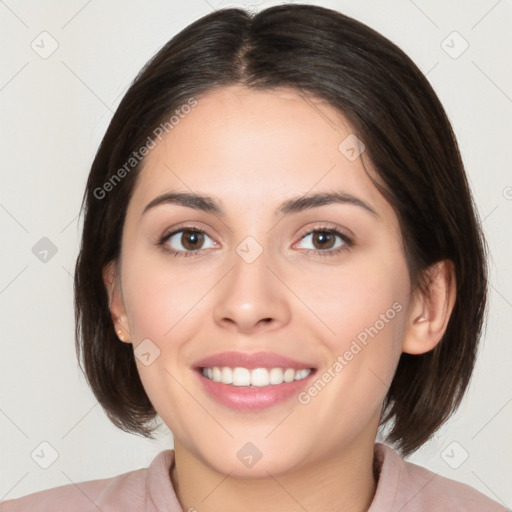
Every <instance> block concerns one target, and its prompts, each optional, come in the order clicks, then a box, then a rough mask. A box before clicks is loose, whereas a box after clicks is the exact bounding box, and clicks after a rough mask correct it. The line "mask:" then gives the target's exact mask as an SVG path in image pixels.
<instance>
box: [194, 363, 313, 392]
mask: <svg viewBox="0 0 512 512" xmlns="http://www.w3.org/2000/svg"><path fill="white" fill-rule="evenodd" d="M200 371H201V373H202V375H203V377H206V378H207V379H209V380H211V381H213V382H221V383H222V384H228V385H230V386H235V387H242V386H244V387H257V388H262V387H266V386H278V385H279V384H283V383H285V382H286V383H289V382H294V381H296V380H302V379H305V378H306V377H308V376H309V375H310V374H311V373H312V372H313V368H301V369H299V370H295V369H294V368H254V369H252V370H251V369H249V368H243V367H240V366H237V367H236V368H230V367H229V366H223V367H218V366H213V367H209V368H206V367H205V368H200Z"/></svg>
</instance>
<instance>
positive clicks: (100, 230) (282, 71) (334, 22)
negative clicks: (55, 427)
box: [74, 4, 487, 455]
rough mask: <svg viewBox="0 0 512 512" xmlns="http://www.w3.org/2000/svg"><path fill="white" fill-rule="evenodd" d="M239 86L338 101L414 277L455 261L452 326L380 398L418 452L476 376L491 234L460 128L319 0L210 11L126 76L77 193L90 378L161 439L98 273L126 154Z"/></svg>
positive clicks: (134, 172) (107, 254)
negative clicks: (196, 105) (197, 104)
mask: <svg viewBox="0 0 512 512" xmlns="http://www.w3.org/2000/svg"><path fill="white" fill-rule="evenodd" d="M234 84H242V85H245V86H247V87H249V88H254V89H262V90H265V89H271V88H292V89H294V90H295V91H297V92H299V93H301V94H303V95H305V96H306V97H307V96H310V97H317V98H321V99H323V100H325V101H327V102H328V103H329V104H331V105H332V106H334V107H336V108H337V109H338V110H339V111H340V112H341V113H342V114H343V115H344V116H345V117H346V119H347V120H348V121H349V122H350V124H351V126H352V128H353V129H354V131H355V133H356V134H357V136H358V138H359V139H360V140H361V141H362V142H363V143H364V144H365V146H366V151H365V153H364V155H365V158H369V160H370V162H371V163H372V166H373V167H374V169H375V170H376V174H377V178H378V181H379V184H378V186H379V189H380V190H381V192H382V193H383V194H384V196H385V197H386V199H387V200H388V201H389V203H390V204H391V205H392V206H393V208H394V210H395V212H396V215H397V217H398V219H399V222H400V226H401V230H402V236H403V243H404V246H405V252H406V255H407V259H408V266H409V271H410V273H411V277H412V280H413V283H414V284H415V286H416V285H418V286H421V283H422V282H423V280H422V276H424V275H425V272H424V271H425V270H426V269H427V268H428V267H429V266H430V265H432V264H433V263H435V262H437V261H440V260H442V259H449V260H451V261H452V262H453V264H454V268H455V275H456V284H457V299H456V303H455V306H454V309H453V312H452V315H451V318H450V320H449V323H448V326H447V329H446V332H445V334H444V337H443V339H442V340H441V342H440V343H439V344H438V345H437V346H436V347H435V348H434V349H433V350H431V351H429V352H427V353H425V354H422V355H410V354H402V355H401V358H400V361H399V364H398V368H397V371H396V374H395V376H394V380H393V382H392V384H391V387H390V388H389V391H388V394H387V396H386V400H385V402H384V406H383V413H382V419H381V425H384V424H385V425H386V426H388V427H390V428H389V434H388V437H387V440H388V441H389V442H391V443H393V444H394V445H395V447H396V448H397V449H399V450H401V452H402V454H404V455H406V454H408V453H411V452H412V451H414V450H416V449H417V448H418V447H419V446H421V444H423V443H424V442H425V441H426V440H427V439H428V438H429V437H430V436H431V435H432V434H433V433H434V432H435V431H436V430H437V429H438V428H439V427H440V426H441V424H442V423H443V422H444V421H446V419H447V418H448V417H449V416H450V415H451V414H452V413H453V412H454V411H455V409H456V408H457V407H458V405H459V403H460V401H461V399H462V397H463V395H464V392H465V390H466V388H467V386H468V383H469V380H470V376H471V373H472V370H473V365H474V362H475V357H476V352H477V344H478V340H479V338H480V333H481V328H482V323H483V320H484V311H485V301H486V288H487V270H486V263H485V243H484V239H483V236H482V233H481V230H480V227H479V224H478V221H477V216H476V212H475V207H474V204H473V200H472V197H471V193H470V190H469V187H468V183H467V180H466V176H465V173H464V168H463V164H462V161H461V157H460V154H459V150H458V146H457V142H456V139H455V136H454V134H453V131H452V128H451V125H450V123H449V121H448V119H447V116H446V114H445V112H444V109H443V107H442V106H441V104H440V102H439V100H438V98H437V96H436V94H435V93H434V91H433V89H432V87H431V86H430V84H429V83H428V81H427V80H426V78H425V77H424V76H423V74H422V73H421V72H420V71H419V69H418V68H417V67H416V66H415V64H414V63H413V62H412V61H411V60H410V59H409V58H408V57H407V56H406V55H405V54H404V53H403V52H402V51H401V50H400V49H399V48H397V47H396V46H395V45H394V44H393V43H391V42H390V41H389V40H387V39H386V38H384V37H383V36H381V35H380V34H378V33H377V32H375V31H374V30H372V29H370V28H369V27H367V26H366V25H364V24H362V23H360V22H358V21H356V20H354V19H352V18H349V17H347V16H344V15H342V14H340V13H338V12H336V11H334V10H330V9H326V8H322V7H316V6H312V5H296V4H294V5H279V6H276V7H271V8H268V9H265V10H263V11H261V12H259V13H256V14H250V13H248V12H246V11H244V10H241V9H223V10H218V11H215V12H213V13H211V14H209V15H207V16H204V17H203V18H201V19H199V20H198V21H196V22H194V23H192V24H191V25H189V26H188V27H186V28H185V29H184V30H183V31H181V32H180V33H179V34H178V35H176V36H175V37H174V38H172V39H171V40H170V41H169V42H168V43H167V44H166V45H165V46H164V47H163V48H162V49H161V50H160V51H159V52H158V53H157V54H156V55H155V56H154V57H153V58H152V59H151V60H150V61H149V62H148V63H147V64H146V66H145V67H144V68H143V69H142V70H141V72H140V73H139V75H138V76H137V77H136V78H135V80H134V81H133V83H132V84H131V86H130V88H129V90H128V91H127V93H126V95H125V96H124V98H123V99H122V101H121V103H120V105H119V107H118V108H117V111H116V112H115V114H114V116H113V118H112V120H111V122H110V125H109V127H108V129H107V132H106V134H105V136H104V138H103V140H102V142H101V145H100V147H99V149H98V152H97V154H96V157H95V159H94V162H93V164H92V168H91V171H90V174H89V177H88V181H87V187H86V190H85V194H84V198H83V202H82V209H83V212H84V214H85V217H84V225H83V236H82V242H81V247H80V253H79V256H78V259H77V263H76V269H75V283H74V284H75V315H76V349H77V356H78V359H79V361H80V366H81V368H82V370H83V371H84V372H85V376H86V378H87V381H88V383H89V385H90V386H91V388H92V390H93V392H94V394H95V396H96V398H97V399H98V401H99V403H100V404H101V405H102V407H103V408H104V410H105V411H106V413H107V415H108V417H109V418H110V419H111V421H112V422H113V423H114V424H115V425H116V426H118V427H119V428H121V429H122V430H125V431H126V432H132V433H136V434H140V435H143V436H146V437H150V438H152V437H153V436H152V432H153V430H154V429H152V428H150V422H151V421H152V420H153V419H155V417H156V411H155V409H154V408H153V405H152V404H151V402H150V400H149V398H148V396H147V395H146V392H145V390H144V388H143V386H142V383H141V381H140V378H139V375H138V372H137V368H136V364H135V361H134V354H133V347H132V346H131V345H130V344H127V343H122V342H120V341H119V339H118V338H117V336H116V333H115V330H114V326H113V323H112V320H111V316H110V312H109V303H108V295H107V293H106V290H105V286H104V283H103V279H102V269H103V267H104V266H105V265H106V264H107V263H109V262H112V261H115V260H118V259H119V258H120V256H121V254H120V247H121V235H122V230H123V224H124V219H125V214H126V209H127V205H128V202H129V200H130V197H131V195H132V193H133V190H134V187H135V185H136V182H137V176H138V174H139V172H140V168H141V165H140V163H137V164H136V165H133V168H132V169H130V168H127V167H126V162H128V161H130V158H133V155H134V154H135V153H134V152H136V151H137V150H138V149H139V148H141V147H142V146H143V145H144V144H146V143H147V141H148V140H150V138H151V136H152V134H153V133H154V132H153V130H155V129H156V128H157V127H158V126H159V125H160V124H161V123H162V122H165V120H166V119H169V117H170V116H171V115H172V114H173V112H176V110H177V109H179V108H180V107H181V106H183V105H185V104H187V102H189V101H190V98H192V97H193V98H198V99H199V101H200V97H201V95H203V94H205V93H207V92H209V91H211V90H213V89H214V88H217V87H222V86H227V85H234ZM340 142H341V141H340ZM142 161H143V160H142ZM123 166H124V167H123ZM122 168H124V169H125V172H124V173H120V169H122ZM121 174H122V180H121V179H118V180H117V181H113V178H116V176H115V175H117V177H118V178H119V176H121ZM107 183H110V185H108V186H106V184H107ZM82 363H83V366H82Z"/></svg>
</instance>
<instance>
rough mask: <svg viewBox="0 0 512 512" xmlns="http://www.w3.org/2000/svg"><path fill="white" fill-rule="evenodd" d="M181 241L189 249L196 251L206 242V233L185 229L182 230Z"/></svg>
mask: <svg viewBox="0 0 512 512" xmlns="http://www.w3.org/2000/svg"><path fill="white" fill-rule="evenodd" d="M182 233H183V234H182V235H181V239H180V242H181V244H182V246H183V247H184V248H185V249H187V250H189V251H194V250H197V249H200V248H201V245H202V244H203V242H204V234H203V233H200V232H199V231H191V230H188V229H187V230H184V231H182Z"/></svg>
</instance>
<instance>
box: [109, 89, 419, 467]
mask: <svg viewBox="0 0 512 512" xmlns="http://www.w3.org/2000/svg"><path fill="white" fill-rule="evenodd" d="M347 137H350V138H349V139H347ZM353 137H354V135H353V132H352V130H351V128H350V126H349V124H348V123H347V121H346V120H345V119H344V118H343V116H342V115H341V114H340V113H339V112H338V111H337V110H336V109H334V108H333V107H331V106H329V105H327V104H326V103H325V102H321V101H320V100H318V99H314V98H308V99H305V98H303V97H301V96H299V95H298V94H296V93H295V92H293V91H264V92H263V91H259V92H255V91H249V90H248V89H245V88H243V87H238V86H237V87H229V88H222V89H218V90H216V91H213V92H210V93H208V94H207V95H205V96H204V97H201V98H198V103H197V106H195V107H194V108H192V109H191V110H190V112H189V113H188V114H187V115H185V116H183V117H182V118H181V119H180V121H179V123H178V124H176V125H175V126H174V128H173V129H172V130H171V131H170V132H169V133H168V134H167V135H166V136H165V137H164V138H163V139H162V140H161V141H160V142H159V143H158V144H157V145H156V147H155V148H153V149H152V150H151V151H150V152H149V154H148V156H147V157H146V159H145V164H144V167H143V169H142V171H141V174H140V176H139V181H138V183H137V185H136V188H135V190H134V194H133V196H132V199H131V200H130V204H129V206H128V210H127V215H126V219H125V225H124V231H123V238H122V259H121V261H122V263H121V266H120V269H118V270H120V280H119V285H118V287H117V288H116V291H115V299H114V301H113V304H114V309H113V313H115V316H116V318H117V320H118V325H117V326H116V327H117V328H119V326H122V328H123V329H124V333H125V334H126V338H128V341H130V342H132V343H133V346H134V349H135V353H136V355H137V357H136V359H135V360H136V364H137V367H138V371H139V374H140V377H141V380H142V383H143V385H144V388H145V390H146V392H147V394H148V396H149V398H150V400H151V402H152V403H153V405H154V407H155V409H156V410H157V412H158V414H159V416H160V417H161V418H162V420H163V421H164V422H165V423H166V424H167V426H168V427H169V429H170V430H171V431H172V432H173V434H174V437H175V443H176V446H177V447H178V446H179V447H180V449H182V450H187V452H188V453H190V454H192V455H193V456H194V457H195V458H197V460H198V461H200V462H202V463H204V464H206V465H208V466H209V467H211V468H212V469H214V470H216V471H220V472H223V473H231V474H232V476H242V477H243V476H249V477H266V476H267V472H270V473H272V474H273V475H279V474H283V473H285V472H287V471H292V470H295V469H300V468H304V467H306V466H307V465H310V464H315V463H320V462H321V461H326V460H328V459H329V458H331V457H333V458H336V457H337V458H339V457H340V456H342V455H343V454H347V453H349V452H350V450H352V449H353V448H354V447H361V446H363V445H365V446H368V445H371V446H373V442H374V439H375V434H376V429H377V425H378V421H379V418H380V412H381V405H382V402H383V400H384V397H385V395H386V392H387V389H388V386H389V384H390V382H391V380H392V377H393V374H394V371H395V369H396V366H397V363H398V359H399V356H400V353H401V351H402V344H403V340H404V336H405V330H406V324H407V316H408V312H409V309H410V300H411V299H410V279H409V273H408V269H407V263H406V259H405V256H404V251H403V247H402V240H401V236H400V230H399V225H398V220H397V217H396V215H395V213H394V211H393V209H392V208H391V206H390V205H389V204H388V203H387V202H386V201H385V200H384V198H383V197H382V196H381V195H380V193H379V192H378V191H377V189H376V188H375V186H374V185H373V184H372V182H371V180H370V179H369V177H368V175H367V173H366V172H365V170H364V168H363V164H362V161H361V157H359V158H357V152H358V150H359V149H361V148H360V147H359V148H358V147H357V146H356V145H355V143H354V139H353ZM345 139H347V140H345ZM343 141H345V142H343ZM342 142H343V143H342ZM340 143H342V144H341V146H340ZM362 157H363V158H364V157H365V154H364V152H363V153H362ZM365 166H366V168H367V169H368V170H369V172H371V166H370V163H369V161H368V159H366V161H365ZM169 193H182V194H199V195H201V196H202V197H203V198H204V197H205V196H208V197H209V198H210V200H209V201H204V202H203V203H202V204H200V203H199V202H198V201H195V202H194V203H192V202H189V203H188V205H185V204H183V203H181V204H180V203H179V201H177V200H176V199H174V200H171V199H170V198H168V200H166V201H156V204H155V202H153V200H155V198H159V197H160V196H162V195H164V194H169ZM317 194H320V195H323V194H338V199H339V200H333V199H332V197H333V196H331V200H323V201H316V203H315V202H313V201H309V202H308V201H306V200H305V199H306V198H308V197H310V196H313V195H317ZM297 199H299V201H297ZM292 201H294V202H292ZM152 202H153V205H152V206H150V207H148V208H147V206H148V205H149V204H150V203H152ZM283 204H285V206H284V207H282V205H283ZM212 205H215V206H216V207H217V210H215V211H213V209H212V208H211V206H212ZM208 206H209V207H210V208H208ZM141 354H144V355H142V357H141ZM235 368H236V369H235ZM232 379H234V381H232V382H231V383H230V381H231V380H232ZM249 384H250V385H249ZM258 457H261V459H260V460H257V459H258ZM254 461H257V462H256V463H254Z"/></svg>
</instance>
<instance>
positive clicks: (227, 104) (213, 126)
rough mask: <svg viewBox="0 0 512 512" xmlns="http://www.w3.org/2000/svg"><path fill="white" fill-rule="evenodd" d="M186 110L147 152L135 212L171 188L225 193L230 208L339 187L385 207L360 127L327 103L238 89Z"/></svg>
mask: <svg viewBox="0 0 512 512" xmlns="http://www.w3.org/2000/svg"><path fill="white" fill-rule="evenodd" d="M186 111H187V113H186V114H184V113H183V114H182V115H181V116H180V117H179V120H178V121H177V122H176V123H175V124H174V125H173V128H172V129H171V130H170V131H169V133H168V134H166V135H164V136H163V137H162V139H161V140H160V141H158V142H157V144H156V147H154V149H151V150H150V151H149V154H148V155H147V156H146V158H145V160H144V165H143V168H142V170H141V175H140V176H139V180H138V183H137V186H136V189H135V191H134V194H133V197H132V202H131V204H130V208H129V209H132V210H137V211H138V212H142V210H143V208H144V207H145V205H146V204H147V203H148V202H150V201H151V200H152V199H153V198H155V197H156V196H158V195H160V194H162V193H165V192H168V191H171V190H172V191H183V192H195V193H205V194H208V195H209V196H212V197H217V198H219V202H220V203H221V204H223V209H225V210H226V211H227V212H228V213H229V212H230V210H231V209H232V211H233V212H237V211H240V209H245V210H247V209H248V208H251V207H257V208H261V207H264V206H265V205H268V207H271V206H273V205H274V204H277V203H279V202H282V201H284V200H286V199H287V198H288V197H290V196H296V195H297V194H306V193H308V192H324V191H334V190H336V191H343V192H344V193H348V194H353V195H356V196H359V197H360V198H361V199H363V200H366V201H368V202H373V203H374V204H383V201H384V200H383V198H382V196H381V195H380V193H379V192H378V191H377V189H376V188H375V186H374V185H373V184H372V182H371V180H370V179H369V177H368V175H367V173H366V172H365V169H364V167H363V165H362V161H361V158H354V151H359V150H360V149H361V148H360V147H357V146H355V145H354V144H355V143H356V142H357V139H356V138H355V134H354V132H353V129H352V128H351V126H350V124H349V123H348V122H347V120H346V119H345V118H344V117H343V115H342V114H341V113H340V112H339V111H338V110H337V109H336V108H334V107H333V106H331V105H329V104H327V102H325V101H323V100H320V99H318V98H312V97H305V96H302V95H301V94H300V93H299V92H297V91H292V90H282V89H281V90H265V91H262V90H251V89H248V88H245V87H242V86H232V87H223V88H219V89H216V90H213V91H210V92H209V93H207V94H205V95H204V96H202V97H200V98H197V105H196V106H195V107H194V108H191V109H186ZM184 112H185V111H184ZM177 119H178V118H177ZM347 149H348V150H351V149H353V150H354V151H352V153H350V151H349V152H347ZM356 156H357V155H356ZM368 165H369V162H368V160H366V161H365V166H366V168H367V169H368ZM383 207H385V205H383Z"/></svg>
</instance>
